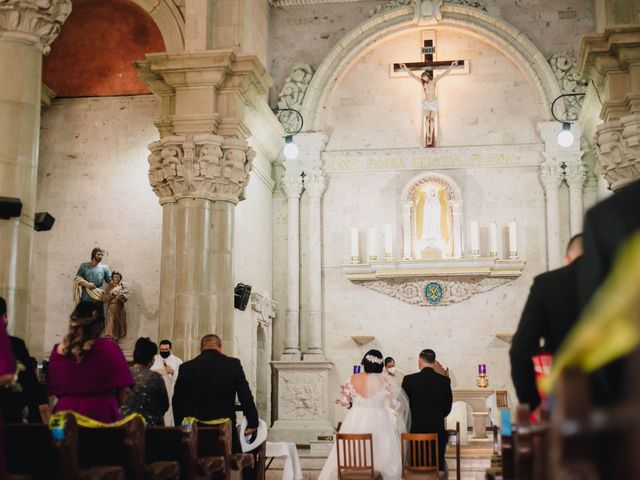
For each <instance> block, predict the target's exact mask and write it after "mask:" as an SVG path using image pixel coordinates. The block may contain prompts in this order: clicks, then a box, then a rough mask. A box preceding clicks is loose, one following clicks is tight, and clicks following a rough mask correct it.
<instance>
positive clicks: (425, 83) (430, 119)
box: [400, 60, 458, 148]
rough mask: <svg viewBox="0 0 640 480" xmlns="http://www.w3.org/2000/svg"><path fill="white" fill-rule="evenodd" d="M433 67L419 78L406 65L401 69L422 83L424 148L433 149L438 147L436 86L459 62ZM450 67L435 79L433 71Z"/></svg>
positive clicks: (429, 67)
mask: <svg viewBox="0 0 640 480" xmlns="http://www.w3.org/2000/svg"><path fill="white" fill-rule="evenodd" d="M430 63H432V64H433V65H427V66H426V67H425V70H424V72H422V75H420V76H417V75H416V74H415V73H413V72H412V71H411V70H410V68H409V67H407V65H406V64H404V63H401V64H400V68H401V69H402V70H404V71H405V72H407V73H408V74H409V76H410V77H411V78H413V79H414V80H417V81H418V82H420V85H421V86H422V117H423V121H422V138H423V139H424V146H425V147H427V148H432V147H435V146H436V138H435V133H436V118H437V114H438V97H437V95H436V85H437V83H438V82H439V81H440V80H442V79H443V78H444V77H446V76H447V75H449V73H451V70H453V69H454V68H455V67H457V66H458V60H453V61H452V62H430ZM440 64H444V65H448V68H447V69H446V70H445V71H444V72H443V73H441V74H440V75H438V76H437V77H435V78H434V75H433V69H434V68H437V67H442V66H444V65H440Z"/></svg>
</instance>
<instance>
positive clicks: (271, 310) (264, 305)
mask: <svg viewBox="0 0 640 480" xmlns="http://www.w3.org/2000/svg"><path fill="white" fill-rule="evenodd" d="M251 308H252V310H253V311H254V312H256V313H257V314H258V322H259V323H261V324H263V325H264V326H265V327H269V326H271V324H272V321H273V319H274V318H275V317H276V302H274V301H273V300H271V298H270V297H269V294H268V293H267V292H253V293H252V294H251Z"/></svg>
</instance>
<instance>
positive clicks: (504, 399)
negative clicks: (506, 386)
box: [496, 390, 509, 408]
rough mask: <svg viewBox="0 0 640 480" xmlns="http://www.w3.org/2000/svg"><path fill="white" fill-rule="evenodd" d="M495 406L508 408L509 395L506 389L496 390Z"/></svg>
mask: <svg viewBox="0 0 640 480" xmlns="http://www.w3.org/2000/svg"><path fill="white" fill-rule="evenodd" d="M496 406H497V407H498V408H509V397H508V396H507V391H506V390H496Z"/></svg>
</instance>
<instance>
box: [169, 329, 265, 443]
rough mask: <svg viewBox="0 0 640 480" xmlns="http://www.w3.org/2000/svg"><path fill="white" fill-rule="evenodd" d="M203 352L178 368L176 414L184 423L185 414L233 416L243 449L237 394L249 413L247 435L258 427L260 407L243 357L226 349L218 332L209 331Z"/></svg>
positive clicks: (202, 344) (235, 439) (235, 440)
mask: <svg viewBox="0 0 640 480" xmlns="http://www.w3.org/2000/svg"><path fill="white" fill-rule="evenodd" d="M200 352H201V353H200V355H198V356H197V357H196V358H194V359H193V360H189V361H188V362H184V363H183V364H182V365H180V368H179V369H178V379H177V380H176V385H175V388H174V391H173V392H174V393H173V417H174V419H175V424H176V425H180V424H181V423H182V419H183V418H185V417H196V418H197V419H199V420H215V419H217V418H230V419H231V422H232V425H233V451H234V453H241V452H242V449H241V447H240V439H239V438H238V435H237V429H236V411H235V410H236V408H235V406H236V394H237V395H238V399H239V400H240V405H241V406H242V412H243V413H244V416H245V417H247V429H246V430H245V432H246V434H247V435H250V434H253V432H254V431H255V429H256V428H257V427H258V410H257V409H256V404H255V402H254V401H253V395H252V394H251V389H250V388H249V384H248V383H247V379H246V377H245V375H244V371H243V370H242V365H241V364H240V360H238V359H237V358H232V357H227V356H226V355H224V354H223V353H222V341H221V340H220V337H218V336H217V335H212V334H210V335H205V336H204V337H202V340H201V342H200Z"/></svg>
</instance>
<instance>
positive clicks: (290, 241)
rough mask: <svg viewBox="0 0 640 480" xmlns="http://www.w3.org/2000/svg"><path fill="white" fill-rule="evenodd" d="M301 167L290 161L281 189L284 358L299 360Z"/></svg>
mask: <svg viewBox="0 0 640 480" xmlns="http://www.w3.org/2000/svg"><path fill="white" fill-rule="evenodd" d="M300 173H301V171H300V167H299V166H298V165H297V164H295V163H293V162H287V166H286V171H285V175H284V177H283V179H282V190H283V191H284V193H285V195H286V196H287V318H286V326H285V341H284V352H283V353H282V360H300V194H301V193H302V178H301V177H300Z"/></svg>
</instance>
